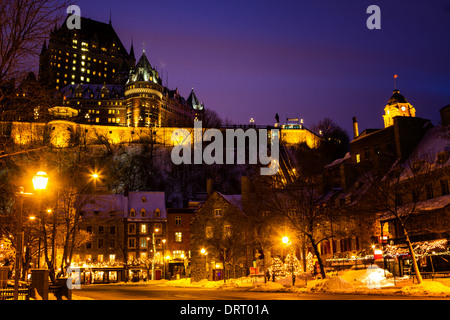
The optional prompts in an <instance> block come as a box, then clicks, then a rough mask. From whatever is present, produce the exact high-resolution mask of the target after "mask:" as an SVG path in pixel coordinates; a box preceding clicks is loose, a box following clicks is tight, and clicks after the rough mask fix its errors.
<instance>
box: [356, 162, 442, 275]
mask: <svg viewBox="0 0 450 320" xmlns="http://www.w3.org/2000/svg"><path fill="white" fill-rule="evenodd" d="M448 170H449V167H448V166H447V167H440V166H439V165H437V164H436V162H435V161H434V160H430V158H429V157H428V158H426V159H415V160H408V161H406V162H403V163H397V164H396V165H394V166H393V167H392V168H391V170H390V171H389V172H388V173H387V174H386V175H385V176H383V177H378V176H375V175H370V174H368V178H367V179H368V182H367V183H370V184H371V188H370V189H369V191H368V192H367V194H366V197H365V200H364V201H365V204H366V206H367V207H370V209H371V210H370V211H371V212H377V213H378V214H379V216H380V219H385V220H386V219H392V218H393V219H395V220H396V222H397V225H398V227H399V229H400V232H401V233H402V235H403V237H404V239H405V242H406V244H407V246H408V250H409V253H410V255H411V258H412V263H413V268H414V272H415V276H416V279H417V281H418V283H421V282H422V276H421V273H420V270H419V267H418V263H417V259H416V254H415V252H414V250H413V245H412V241H411V235H412V234H414V232H415V231H417V230H416V227H417V226H415V225H414V224H415V223H414V221H415V220H416V219H417V218H420V217H421V216H423V215H424V212H426V211H425V210H424V209H426V207H424V203H423V202H424V199H427V198H429V196H427V195H426V192H427V188H428V187H429V186H430V185H432V184H433V183H434V182H435V181H438V180H439V177H442V176H448V174H449V172H448ZM430 201H431V202H433V201H434V200H433V199H430V200H428V201H427V203H426V206H430V205H432V203H431V204H430V203H429V202H430Z"/></svg>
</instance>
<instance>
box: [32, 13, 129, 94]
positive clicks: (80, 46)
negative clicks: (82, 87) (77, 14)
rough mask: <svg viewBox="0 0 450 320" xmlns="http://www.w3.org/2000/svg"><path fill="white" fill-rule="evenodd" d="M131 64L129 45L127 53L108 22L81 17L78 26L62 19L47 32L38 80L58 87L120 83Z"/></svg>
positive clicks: (55, 87) (40, 59)
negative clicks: (57, 26) (58, 25)
mask: <svg viewBox="0 0 450 320" xmlns="http://www.w3.org/2000/svg"><path fill="white" fill-rule="evenodd" d="M134 64H135V57H134V50H133V45H131V49H130V52H128V51H127V50H126V49H125V47H124V45H123V44H122V42H121V41H120V38H119V37H118V36H117V34H116V32H115V31H114V28H113V27H112V25H111V22H110V23H109V24H108V23H103V22H99V21H95V20H91V19H88V18H84V17H81V29H72V30H70V29H68V28H67V26H66V22H64V23H63V24H62V25H61V27H60V28H56V27H55V29H54V30H53V31H52V32H51V34H50V39H49V42H48V45H47V43H46V42H44V44H43V46H42V50H41V54H40V58H39V81H40V82H41V83H42V84H45V85H48V86H49V87H50V88H53V89H55V90H60V89H62V88H64V87H65V86H67V85H70V84H78V83H94V84H95V83H97V84H103V83H110V84H124V81H126V80H127V78H126V77H124V76H123V75H125V76H126V75H127V74H128V72H129V71H130V69H131V68H132V67H133V66H134Z"/></svg>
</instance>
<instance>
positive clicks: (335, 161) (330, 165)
mask: <svg viewBox="0 0 450 320" xmlns="http://www.w3.org/2000/svg"><path fill="white" fill-rule="evenodd" d="M350 158H351V155H350V152H347V153H346V154H345V156H344V157H343V158H339V159H336V160H334V161H333V162H331V163H329V164H327V165H326V166H325V168H331V167H334V166H336V165H339V164H341V163H343V162H344V161H345V160H347V159H350Z"/></svg>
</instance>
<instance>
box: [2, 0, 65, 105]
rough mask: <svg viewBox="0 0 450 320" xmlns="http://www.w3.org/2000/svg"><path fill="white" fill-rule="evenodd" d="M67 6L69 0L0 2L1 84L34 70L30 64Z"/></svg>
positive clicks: (7, 0)
mask: <svg viewBox="0 0 450 320" xmlns="http://www.w3.org/2000/svg"><path fill="white" fill-rule="evenodd" d="M68 4H69V1H66V0H1V1H0V15H1V17H2V18H1V20H0V84H4V83H5V82H7V81H9V80H10V79H12V78H16V79H17V78H19V79H20V78H24V76H25V75H26V74H27V73H28V72H29V71H31V70H30V61H31V60H32V59H33V58H34V57H35V56H36V55H37V54H39V51H40V49H41V47H42V43H43V42H44V39H46V37H48V35H49V33H50V30H51V29H52V28H54V27H55V24H56V23H57V22H58V21H60V20H61V18H62V16H63V14H64V13H65V9H66V8H67V6H68ZM2 98H3V97H0V103H1V102H2Z"/></svg>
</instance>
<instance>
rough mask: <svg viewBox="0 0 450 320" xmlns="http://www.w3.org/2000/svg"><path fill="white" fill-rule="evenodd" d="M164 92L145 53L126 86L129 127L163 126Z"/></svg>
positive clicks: (127, 121)
mask: <svg viewBox="0 0 450 320" xmlns="http://www.w3.org/2000/svg"><path fill="white" fill-rule="evenodd" d="M162 92H163V87H162V85H161V79H160V78H159V75H158V72H157V71H156V70H155V69H154V68H153V67H152V66H151V64H150V62H149V61H148V59H147V56H146V55H145V51H144V52H143V53H142V56H141V58H140V59H139V61H138V63H137V64H136V66H135V67H134V68H133V69H132V70H131V72H130V75H129V78H128V82H127V84H126V85H125V99H126V104H127V107H126V112H127V120H126V123H127V126H131V127H150V126H155V125H156V126H161V117H160V115H161V100H162V98H163V94H162Z"/></svg>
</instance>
